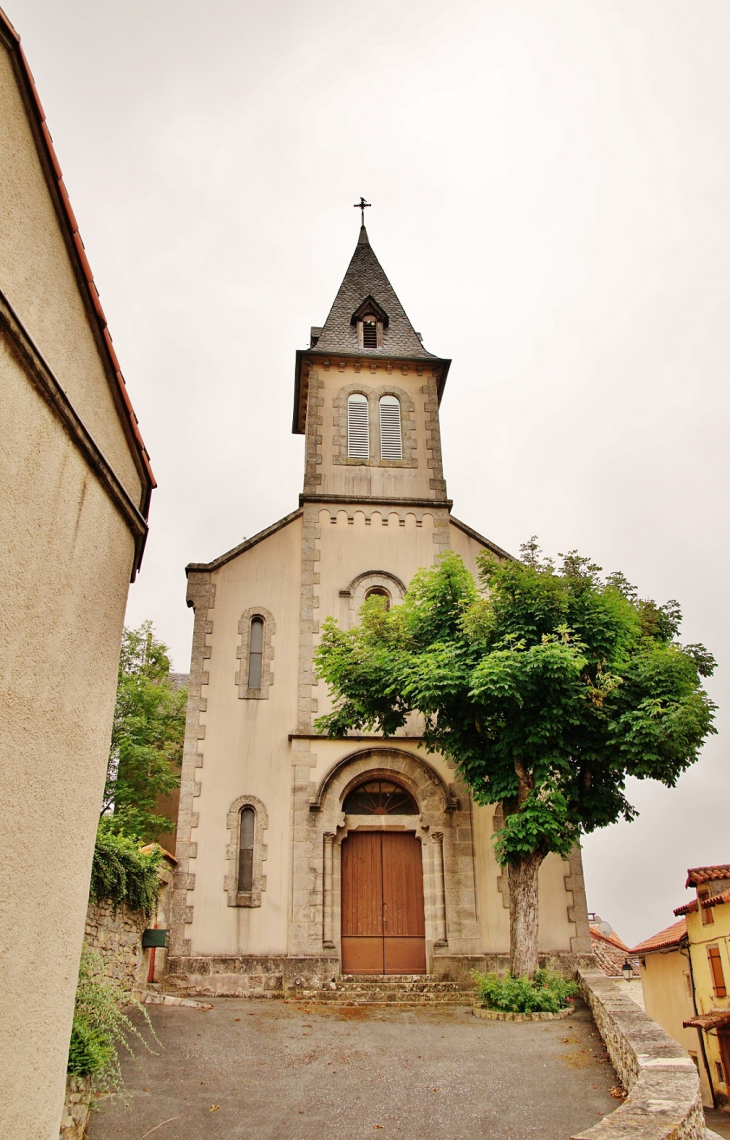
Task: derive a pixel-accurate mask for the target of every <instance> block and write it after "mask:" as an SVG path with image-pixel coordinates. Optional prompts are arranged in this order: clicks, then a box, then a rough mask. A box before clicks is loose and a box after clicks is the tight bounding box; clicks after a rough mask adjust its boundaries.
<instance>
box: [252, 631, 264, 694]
mask: <svg viewBox="0 0 730 1140" xmlns="http://www.w3.org/2000/svg"><path fill="white" fill-rule="evenodd" d="M263 656H264V619H263V618H262V617H253V618H251V637H250V640H249V643H248V687H249V689H260V688H261V665H262V661H263Z"/></svg>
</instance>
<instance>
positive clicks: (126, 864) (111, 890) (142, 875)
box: [89, 816, 162, 919]
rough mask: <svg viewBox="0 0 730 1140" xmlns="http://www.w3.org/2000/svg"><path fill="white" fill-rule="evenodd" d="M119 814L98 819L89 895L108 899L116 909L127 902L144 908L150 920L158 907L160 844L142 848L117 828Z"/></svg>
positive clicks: (140, 908)
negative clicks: (146, 848)
mask: <svg viewBox="0 0 730 1140" xmlns="http://www.w3.org/2000/svg"><path fill="white" fill-rule="evenodd" d="M115 826H116V817H115V816H104V817H103V818H102V819H101V820H100V821H99V828H98V831H97V833H96V844H95V846H94V858H93V861H92V864H91V887H90V890H89V894H90V897H91V898H92V899H96V900H97V901H101V900H102V899H108V900H109V901H110V902H111V903H113V905H114V909H115V910H116V908H117V907H119V906H121V905H122V903H124V904H125V905H126V906H128V907H129V909H130V910H138V911H142V912H143V914H144V915H145V916H146V917H147V919H151V918H152V917H153V915H154V914H155V911H156V910H157V894H158V890H159V885H160V884H159V877H158V874H157V868H158V867H159V865H160V862H161V860H162V851H161V849H160V848H159V847H155V848H153V849H152V850H151V851H147V852H145V851H140V849H139V843H138V841H137V840H135V839H130V837H129V836H128V835H123V834H120V832H118V831H116V830H115Z"/></svg>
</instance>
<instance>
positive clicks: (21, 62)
mask: <svg viewBox="0 0 730 1140" xmlns="http://www.w3.org/2000/svg"><path fill="white" fill-rule="evenodd" d="M0 35H2V39H3V40H4V42H5V45H6V47H7V48H8V50H9V51H10V53H11V55H14V56H15V64H16V73H19V75H20V79H21V83H22V85H23V93H24V95H25V96H26V107H27V108H28V110H29V112H30V114H31V115H32V117H33V119H34V120H35V127H36V130H37V132H38V134H37V136H36V138H37V139H38V142H39V144H40V149H42V150H43V151H44V152H45V154H44V155H42V156H41V158H42V159H43V158H45V162H44V161H42V162H41V165H42V166H43V169H44V172H46V176H47V181H48V184H49V189H50V191H51V195H52V197H54V198H55V200H56V201H57V203H58V205H59V206H60V218H61V222H62V224H63V225H64V226H65V228H66V231H67V235H68V238H69V240H70V245H71V248H72V250H73V252H74V254H75V257H76V264H77V269H78V270H79V272H80V275H81V276H82V277H83V279H84V281H85V282H86V288H87V292H88V296H89V300H90V302H91V305H92V307H93V309H94V312H95V313H96V315H97V318H98V321H99V331H100V332H101V334H102V342H103V344H104V348H105V349H106V353H107V364H108V366H109V369H110V372H111V375H112V377H113V383H114V386H115V390H116V392H117V394H118V396H119V397H120V402H121V408H120V411H121V413H122V418H123V421H125V423H126V427H127V429H128V431H129V434H130V436H131V443H132V445H133V446H132V450H133V453H134V454H135V455H136V457H137V460H138V464H139V467H140V474H141V475H142V483H143V492H142V502H141V504H140V511H141V513H142V514H143V515H144V517H145V518H146V517H147V515H148V512H149V500H150V492H151V491H152V489H153V488H154V487H156V486H157V483H156V481H155V477H154V475H153V474H152V467H151V466H150V460H149V456H148V454H147V448H146V447H145V445H144V440H143V439H142V435H141V433H140V430H139V427H138V426H137V417H136V415H135V414H134V409H133V408H132V404H131V401H130V399H129V395H128V394H127V389H126V384H125V382H124V377H123V376H122V373H121V370H120V368H119V361H118V360H117V358H116V353H114V352H109V349H110V346H111V337H110V336H109V332H108V327H107V321H106V317H105V315H104V310H103V308H102V306H101V301H100V300H99V292H98V290H97V288H96V285H95V283H94V275H93V273H92V271H91V266H90V265H89V259H88V258H87V256H86V250H85V249H84V243H83V241H82V240H81V234H80V233H79V227H78V222H77V221H76V215H75V214H74V212H73V210H72V208H71V202H70V199H69V196H68V191H67V190H66V187H65V185H64V182H63V172H62V170H61V165H60V163H59V161H58V156H57V154H56V151H55V148H54V146H53V139H52V137H51V132H50V131H49V129H48V123H47V122H46V114H45V111H44V110H43V104H42V103H41V100H40V96H39V95H38V91H37V89H36V85H35V80H34V79H33V73H32V72H31V70H30V67H29V66H28V60H27V58H26V55H25V52H24V51H23V48H22V46H21V43H20V36H19V35H18V33H17V32H16V30H15V28H14V27H13V25H12V24H11V22H10V20H9V19H8V17H7V16H6V14H5V13H4V12H3V10H2V8H0ZM50 173H52V177H50V178H49V174H50ZM140 555H141V550H140Z"/></svg>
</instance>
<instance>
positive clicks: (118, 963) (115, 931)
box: [84, 900, 148, 990]
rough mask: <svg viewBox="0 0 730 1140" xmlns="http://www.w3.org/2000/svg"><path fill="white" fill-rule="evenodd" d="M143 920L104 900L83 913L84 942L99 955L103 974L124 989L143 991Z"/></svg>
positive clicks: (91, 903) (144, 959) (91, 905)
mask: <svg viewBox="0 0 730 1140" xmlns="http://www.w3.org/2000/svg"><path fill="white" fill-rule="evenodd" d="M145 926H146V922H145V917H144V915H143V914H141V913H140V912H139V911H132V910H129V908H128V907H126V906H120V907H119V908H118V910H117V912H116V914H115V913H114V907H113V906H112V904H111V903H110V902H109V901H108V900H104V901H102V902H90V903H89V909H88V910H87V912H86V930H85V933H84V942H85V943H86V945H87V946H89V947H90V948H91V949H92V950H96V951H97V952H98V953H99V954H101V956H102V958H103V960H104V974H105V975H106V977H107V978H114V979H115V980H116V981H119V982H121V983H122V985H123V986H124V988H125V989H128V990H139V989H142V988H144V985H145V982H146V977H147V970H146V958H147V955H148V951H144V950H143V949H142V931H143V930H144V928H145Z"/></svg>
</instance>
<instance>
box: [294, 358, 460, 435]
mask: <svg viewBox="0 0 730 1140" xmlns="http://www.w3.org/2000/svg"><path fill="white" fill-rule="evenodd" d="M325 360H331V361H340V360H366V361H367V362H368V363H372V361H373V360H376V361H377V362H378V363H379V364H391V365H393V366H394V367H395V365H400V364H415V365H416V366H420V367H422V368H425V367H428V368H435V369H438V372H439V378H438V384H437V392H438V401H439V404H440V403H441V397H442V396H443V394H444V388H445V387H446V378H447V376H448V374H449V368H450V367H451V361H450V360H446V359H445V358H444V357H441V356H385V355H383V354H382V353H379V354H377V355H376V354H375V353H373V354H372V356H371V355H370V354H368V355H367V356H365V355H364V354H363V353H360V352H318V351H317V349H316V347H315V348H300V349H297V354H296V362H295V365H294V413H293V416H292V429H291V430H292V432H293V434H294V435H304V425H305V423H306V411H307V379H306V377H305V376H304V366H305V364H315V363H316V362H317V361H322V362H324V361H325Z"/></svg>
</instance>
